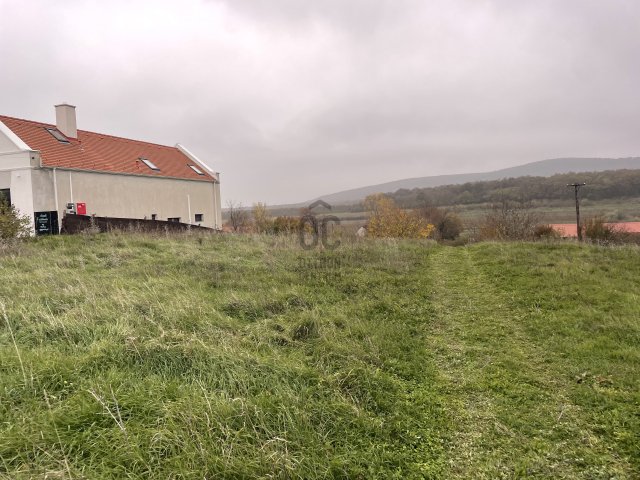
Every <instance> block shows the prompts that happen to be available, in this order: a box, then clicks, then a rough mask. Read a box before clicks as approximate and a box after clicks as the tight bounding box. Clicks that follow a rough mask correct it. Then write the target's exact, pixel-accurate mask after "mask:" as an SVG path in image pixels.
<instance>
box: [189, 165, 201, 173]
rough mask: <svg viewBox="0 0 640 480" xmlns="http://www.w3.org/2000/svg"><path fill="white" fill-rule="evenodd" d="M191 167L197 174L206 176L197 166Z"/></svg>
mask: <svg viewBox="0 0 640 480" xmlns="http://www.w3.org/2000/svg"><path fill="white" fill-rule="evenodd" d="M189 166H190V167H191V170H193V171H194V172H196V173H197V174H198V175H204V172H203V171H202V170H200V169H199V168H198V167H196V166H195V165H189Z"/></svg>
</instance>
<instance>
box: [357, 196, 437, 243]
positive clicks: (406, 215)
mask: <svg viewBox="0 0 640 480" xmlns="http://www.w3.org/2000/svg"><path fill="white" fill-rule="evenodd" d="M364 207H365V209H366V210H367V211H368V212H369V225H368V228H367V234H368V235H369V236H371V237H395V238H428V237H429V236H430V235H431V234H432V232H433V229H434V226H433V225H432V224H430V223H428V222H427V221H426V220H425V219H424V218H422V217H421V216H420V215H419V214H418V213H417V212H414V211H407V210H403V209H402V208H400V207H398V205H396V203H395V202H394V201H393V199H392V198H390V197H388V196H386V195H384V194H382V193H376V194H374V195H369V196H368V197H367V198H365V200H364Z"/></svg>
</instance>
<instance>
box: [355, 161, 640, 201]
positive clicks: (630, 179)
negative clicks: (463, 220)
mask: <svg viewBox="0 0 640 480" xmlns="http://www.w3.org/2000/svg"><path fill="white" fill-rule="evenodd" d="M575 181H580V182H586V184H587V186H588V187H587V188H584V189H582V190H581V191H580V196H581V197H582V198H583V199H589V200H603V199H613V198H626V197H640V170H608V171H604V172H582V173H563V174H558V175H553V176H551V177H517V178H506V179H503V180H490V181H482V182H469V183H463V184H460V185H443V186H439V187H429V188H414V189H411V190H409V189H406V188H402V189H400V190H397V191H396V192H394V193H391V194H388V195H389V197H391V198H392V199H393V200H394V201H395V202H396V203H397V204H398V205H399V206H400V207H402V208H420V207H421V206H423V205H432V206H446V205H469V204H476V203H490V204H496V203H500V202H505V201H508V202H530V201H536V200H561V199H562V200H566V199H567V198H569V197H570V196H568V193H567V187H566V185H567V184H568V183H573V182H575ZM360 206H361V207H364V205H363V204H361V205H360Z"/></svg>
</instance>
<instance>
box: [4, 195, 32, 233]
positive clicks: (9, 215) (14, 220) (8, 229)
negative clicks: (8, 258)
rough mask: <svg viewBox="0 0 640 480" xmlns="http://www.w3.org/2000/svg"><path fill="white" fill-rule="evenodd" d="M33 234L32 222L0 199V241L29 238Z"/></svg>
mask: <svg viewBox="0 0 640 480" xmlns="http://www.w3.org/2000/svg"><path fill="white" fill-rule="evenodd" d="M30 234H31V220H30V219H29V217H28V216H26V215H20V212H18V210H17V209H16V207H14V206H13V205H11V204H10V203H9V202H7V201H6V200H5V199H4V197H0V240H11V239H14V238H22V237H28V236H29V235H30Z"/></svg>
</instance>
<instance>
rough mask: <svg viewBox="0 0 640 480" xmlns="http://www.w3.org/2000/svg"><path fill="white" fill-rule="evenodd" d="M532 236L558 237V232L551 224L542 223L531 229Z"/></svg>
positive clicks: (543, 237)
mask: <svg viewBox="0 0 640 480" xmlns="http://www.w3.org/2000/svg"><path fill="white" fill-rule="evenodd" d="M533 236H534V238H537V239H551V238H560V234H559V233H558V231H557V230H556V229H554V228H553V227H552V226H551V225H549V224H545V223H542V224H540V225H537V226H536V228H534V230H533Z"/></svg>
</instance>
